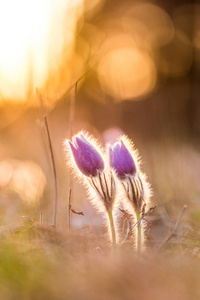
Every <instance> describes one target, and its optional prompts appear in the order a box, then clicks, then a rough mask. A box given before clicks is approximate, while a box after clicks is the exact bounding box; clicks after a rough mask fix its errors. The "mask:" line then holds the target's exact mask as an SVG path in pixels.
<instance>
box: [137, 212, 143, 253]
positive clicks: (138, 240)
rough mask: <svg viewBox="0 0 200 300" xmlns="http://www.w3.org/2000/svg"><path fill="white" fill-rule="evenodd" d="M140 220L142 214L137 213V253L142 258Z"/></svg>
mask: <svg viewBox="0 0 200 300" xmlns="http://www.w3.org/2000/svg"><path fill="white" fill-rule="evenodd" d="M139 220H140V212H136V222H137V227H136V252H137V255H138V256H140V255H141V252H142V227H141V222H140V221H139Z"/></svg>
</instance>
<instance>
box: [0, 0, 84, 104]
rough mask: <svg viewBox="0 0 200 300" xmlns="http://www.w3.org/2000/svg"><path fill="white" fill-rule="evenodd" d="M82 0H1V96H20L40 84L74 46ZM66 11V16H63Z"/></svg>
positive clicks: (22, 96)
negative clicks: (64, 52) (66, 51)
mask: <svg viewBox="0 0 200 300" xmlns="http://www.w3.org/2000/svg"><path fill="white" fill-rule="evenodd" d="M82 2H83V1H82V0H77V1H73V3H71V2H70V1H69V0H67V1H66V0H65V1H64V0H59V1H56V0H43V1H40V0H34V1H31V0H29V1H27V0H19V1H15V0H7V1H1V2H0V97H1V98H2V99H11V98H13V99H14V98H15V99H16V98H20V99H23V98H25V97H26V96H27V94H28V93H30V92H31V89H33V90H34V89H35V87H36V86H39V87H41V86H43V85H44V83H45V81H46V80H47V78H48V74H49V72H50V71H52V70H54V69H55V68H56V66H57V65H58V64H59V63H60V59H61V57H62V54H63V48H64V47H67V49H68V53H67V54H68V55H70V51H71V49H72V47H73V40H74V33H75V29H76V22H77V19H78V16H79V15H80V13H81V11H82V10H81V4H82ZM66 14H67V18H66Z"/></svg>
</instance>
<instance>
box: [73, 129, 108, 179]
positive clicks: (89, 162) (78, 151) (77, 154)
mask: <svg viewBox="0 0 200 300" xmlns="http://www.w3.org/2000/svg"><path fill="white" fill-rule="evenodd" d="M68 143H69V145H70V148H71V150H72V154H73V156H74V160H75V163H76V165H77V167H78V168H79V170H80V171H81V172H82V173H83V174H84V175H85V176H89V177H95V176H97V175H98V174H99V173H100V172H102V171H103V170H104V161H103V158H102V156H101V154H100V153H99V151H98V150H97V149H96V148H95V147H94V146H93V145H92V144H91V143H90V142H89V141H88V139H87V138H86V137H85V136H84V134H83V133H79V134H78V135H76V136H75V137H73V138H72V142H70V141H68Z"/></svg>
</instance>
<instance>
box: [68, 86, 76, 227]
mask: <svg viewBox="0 0 200 300" xmlns="http://www.w3.org/2000/svg"><path fill="white" fill-rule="evenodd" d="M77 85H78V82H77V81H76V82H75V84H74V85H73V86H74V94H73V96H72V98H71V103H70V116H69V134H70V138H71V137H72V135H73V122H74V114H75V102H76V94H77ZM72 184H73V179H72V175H71V174H70V175H69V185H70V187H69V198H68V199H69V200H68V227H69V230H70V229H71V211H72V205H71V200H72Z"/></svg>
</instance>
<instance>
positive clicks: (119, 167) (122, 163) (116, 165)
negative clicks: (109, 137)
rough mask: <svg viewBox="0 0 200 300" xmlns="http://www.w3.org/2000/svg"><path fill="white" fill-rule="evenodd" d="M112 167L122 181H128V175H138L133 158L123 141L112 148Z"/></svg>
mask: <svg viewBox="0 0 200 300" xmlns="http://www.w3.org/2000/svg"><path fill="white" fill-rule="evenodd" d="M110 166H111V167H112V168H113V169H114V170H115V172H116V174H117V176H118V177H119V178H120V179H121V180H123V179H126V177H127V175H133V176H134V175H135V174H136V171H137V169H136V165H135V162H134V160H133V157H132V155H131V154H130V152H129V150H128V149H127V148H126V146H125V145H124V143H123V141H122V140H120V142H117V143H115V144H114V145H113V146H112V147H111V146H110Z"/></svg>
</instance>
